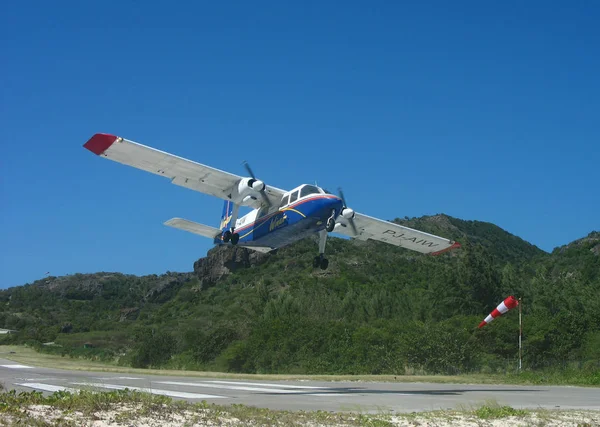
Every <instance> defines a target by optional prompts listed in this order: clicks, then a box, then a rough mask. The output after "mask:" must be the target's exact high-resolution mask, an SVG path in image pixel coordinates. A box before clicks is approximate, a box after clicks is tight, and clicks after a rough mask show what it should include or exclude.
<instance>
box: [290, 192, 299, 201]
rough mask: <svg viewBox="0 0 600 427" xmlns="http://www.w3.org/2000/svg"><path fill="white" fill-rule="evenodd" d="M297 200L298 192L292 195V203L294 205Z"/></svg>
mask: <svg viewBox="0 0 600 427" xmlns="http://www.w3.org/2000/svg"><path fill="white" fill-rule="evenodd" d="M296 200H298V192H297V191H294V192H293V193H292V194H290V203H294V202H295V201H296Z"/></svg>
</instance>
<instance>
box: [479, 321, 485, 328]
mask: <svg viewBox="0 0 600 427" xmlns="http://www.w3.org/2000/svg"><path fill="white" fill-rule="evenodd" d="M485 325H487V323H485V320H482V321H481V323H480V324H479V326H478V328H483V327H484V326H485Z"/></svg>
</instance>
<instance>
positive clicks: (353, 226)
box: [338, 187, 358, 236]
mask: <svg viewBox="0 0 600 427" xmlns="http://www.w3.org/2000/svg"><path fill="white" fill-rule="evenodd" d="M338 193H339V194H340V199H342V203H343V204H344V207H342V212H343V211H344V209H346V208H347V207H348V205H347V204H346V198H345V197H344V192H343V191H342V187H338ZM347 221H348V222H349V223H350V227H352V232H353V233H354V235H355V236H356V235H357V234H358V230H357V229H356V224H354V215H352V218H348V219H347Z"/></svg>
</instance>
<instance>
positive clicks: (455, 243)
mask: <svg viewBox="0 0 600 427" xmlns="http://www.w3.org/2000/svg"><path fill="white" fill-rule="evenodd" d="M460 247H461V246H460V243H458V242H454V243H453V244H452V246H449V247H447V248H446V249H442V250H441V251H437V252H432V253H431V255H433V256H435V255H440V254H443V253H444V252H448V251H451V250H452V249H457V248H460Z"/></svg>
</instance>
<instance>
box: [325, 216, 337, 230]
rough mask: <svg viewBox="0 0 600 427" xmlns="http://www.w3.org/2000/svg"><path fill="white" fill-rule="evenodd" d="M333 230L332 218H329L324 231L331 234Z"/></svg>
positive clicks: (333, 222)
mask: <svg viewBox="0 0 600 427" xmlns="http://www.w3.org/2000/svg"><path fill="white" fill-rule="evenodd" d="M334 228H335V221H334V219H333V218H329V219H328V220H327V226H326V227H325V229H326V230H327V231H328V232H329V233H331V232H332V231H333V229H334Z"/></svg>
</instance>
